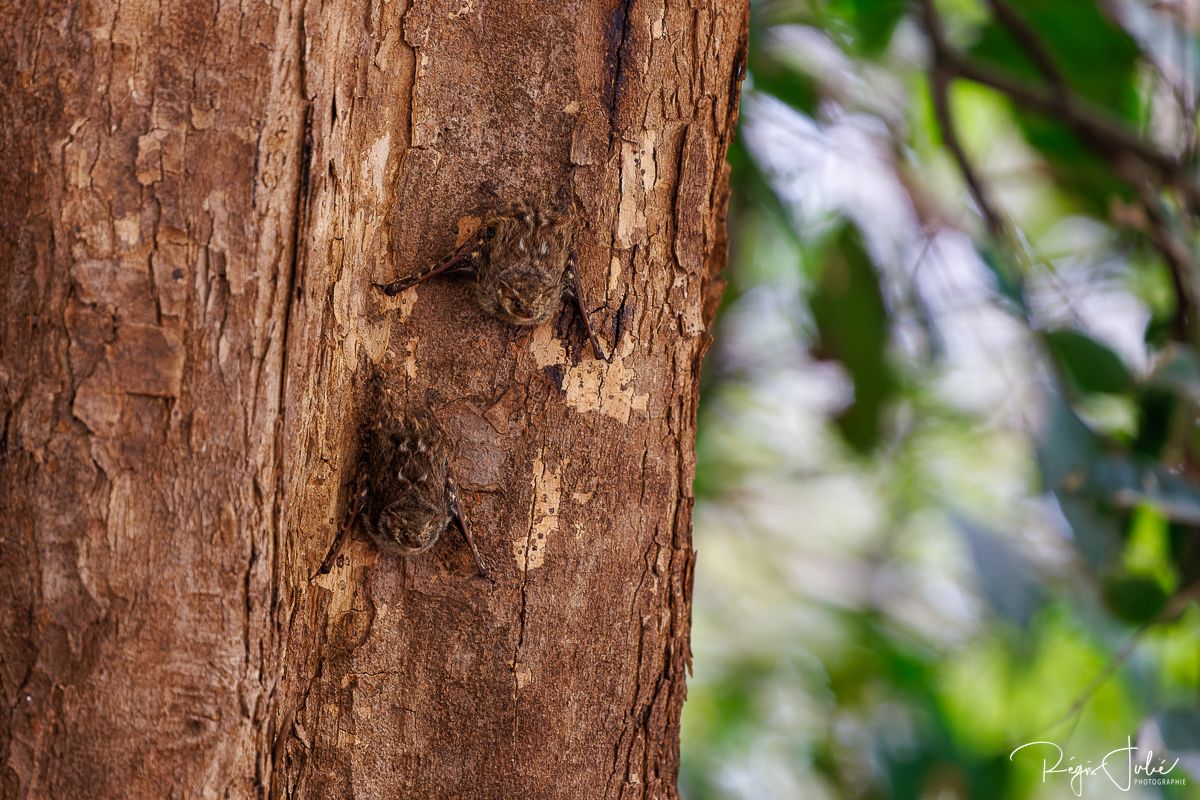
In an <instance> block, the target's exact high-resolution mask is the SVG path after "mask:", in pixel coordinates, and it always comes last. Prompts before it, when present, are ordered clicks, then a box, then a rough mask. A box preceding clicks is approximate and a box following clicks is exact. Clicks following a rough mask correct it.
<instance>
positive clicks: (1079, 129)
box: [921, 0, 1200, 210]
mask: <svg viewBox="0 0 1200 800" xmlns="http://www.w3.org/2000/svg"><path fill="white" fill-rule="evenodd" d="M921 7H922V10H923V12H924V16H925V26H926V29H927V30H928V32H929V39H930V45H931V46H932V48H933V55H934V59H935V60H936V61H937V62H938V63H939V64H940V65H941V66H942V68H944V69H945V70H946V71H947V72H948V73H950V74H951V75H952V76H954V77H956V78H964V79H966V80H969V81H973V82H975V83H978V84H980V85H982V86H987V87H989V88H991V89H995V90H996V91H998V92H1000V93H1001V94H1003V95H1005V96H1007V97H1008V98H1009V99H1010V100H1012V101H1013V102H1015V103H1017V104H1018V105H1020V106H1023V107H1025V108H1027V109H1030V110H1032V111H1036V112H1038V113H1040V114H1044V115H1046V116H1048V117H1050V118H1052V119H1056V120H1059V121H1061V122H1062V123H1064V124H1065V125H1067V126H1068V127H1070V128H1071V129H1072V130H1073V131H1075V133H1076V135H1078V136H1079V137H1080V138H1081V139H1083V140H1084V141H1086V142H1088V143H1089V144H1091V145H1092V146H1093V147H1094V148H1095V149H1097V150H1098V151H1100V152H1102V153H1104V154H1106V155H1107V156H1109V157H1110V158H1115V157H1118V156H1120V155H1123V154H1128V155H1132V156H1134V157H1136V158H1137V159H1138V160H1140V161H1142V162H1144V163H1145V164H1146V165H1147V166H1149V167H1152V168H1153V169H1154V170H1155V171H1156V172H1158V173H1159V174H1160V175H1161V177H1162V178H1163V179H1164V181H1166V182H1168V183H1171V184H1174V185H1177V186H1179V188H1180V189H1181V190H1182V191H1183V193H1184V195H1185V197H1186V198H1187V203H1188V207H1189V208H1191V209H1193V210H1198V209H1200V188H1198V187H1197V186H1196V184H1195V182H1194V181H1192V180H1190V179H1189V177H1188V175H1187V173H1186V171H1185V169H1184V167H1185V166H1186V165H1185V164H1184V163H1183V162H1182V161H1181V160H1180V159H1179V158H1177V157H1176V156H1174V155H1171V154H1170V153H1167V152H1165V151H1163V150H1160V149H1159V148H1158V147H1156V146H1155V145H1154V144H1153V143H1151V142H1148V141H1146V140H1144V139H1142V138H1141V137H1140V136H1138V135H1137V134H1136V133H1135V132H1134V131H1131V130H1130V129H1129V128H1127V127H1125V126H1124V125H1122V124H1121V123H1120V122H1118V121H1116V120H1115V119H1113V118H1112V117H1111V116H1110V115H1108V114H1107V113H1105V112H1103V111H1101V110H1099V109H1096V108H1094V107H1093V106H1091V105H1089V104H1088V103H1087V102H1086V101H1084V100H1082V99H1081V98H1079V97H1078V96H1076V95H1072V94H1071V93H1070V92H1067V91H1065V90H1064V88H1063V87H1051V88H1048V87H1046V86H1039V85H1037V84H1033V83H1029V82H1027V81H1022V80H1018V79H1015V78H1013V77H1011V76H1010V75H1007V74H1005V73H1003V72H1001V71H998V70H995V69H992V68H991V67H990V66H987V65H985V64H981V63H979V62H978V61H976V60H974V59H972V58H970V57H968V56H966V55H965V54H963V53H961V52H959V51H958V50H956V49H955V48H953V47H951V46H950V44H949V42H948V41H947V40H946V35H945V31H944V30H943V28H942V25H941V18H940V17H939V16H938V12H937V9H936V8H935V7H934V5H933V2H932V0H921ZM996 7H997V8H999V7H1001V6H999V5H998V6H996ZM1014 19H1015V20H1016V24H1018V25H1020V24H1023V20H1020V18H1019V17H1015V16H1014ZM1031 46H1033V47H1038V46H1039V45H1036V44H1035V45H1031ZM1031 56H1032V51H1031ZM1033 57H1034V58H1035V59H1036V58H1038V57H1037V56H1033ZM1047 58H1048V55H1047ZM1047 67H1049V68H1050V69H1052V70H1054V72H1053V73H1052V74H1058V73H1057V70H1056V68H1055V67H1054V66H1053V62H1052V61H1050V62H1048V63H1047V64H1045V65H1043V69H1045V68H1047Z"/></svg>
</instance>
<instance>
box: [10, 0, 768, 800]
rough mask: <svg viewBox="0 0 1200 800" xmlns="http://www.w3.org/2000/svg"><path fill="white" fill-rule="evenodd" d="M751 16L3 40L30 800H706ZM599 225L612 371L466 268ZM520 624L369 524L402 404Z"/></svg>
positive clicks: (301, 11) (190, 19) (64, 13)
mask: <svg viewBox="0 0 1200 800" xmlns="http://www.w3.org/2000/svg"><path fill="white" fill-rule="evenodd" d="M746 13H747V11H746V8H745V5H744V3H742V2H738V3H731V4H722V3H712V2H710V3H703V2H698V1H697V2H693V3H692V4H690V5H688V4H683V3H680V2H671V3H666V4H662V3H660V4H654V3H645V2H638V0H617V1H616V2H613V1H612V0H577V2H575V3H572V4H569V5H563V6H553V7H551V6H547V5H545V4H543V3H535V2H532V1H531V0H530V1H525V2H522V1H521V0H509V2H503V3H500V2H494V3H489V2H484V0H449V1H448V2H447V1H445V0H432V1H431V2H418V1H417V0H414V1H413V2H412V3H411V4H410V5H404V4H402V3H385V2H369V3H367V4H365V5H364V4H361V3H360V4H352V3H347V2H336V1H334V2H326V3H324V4H318V3H313V2H307V3H304V2H290V3H281V4H277V5H267V4H261V5H249V6H247V5H246V4H241V5H239V4H230V3H226V2H209V3H205V2H184V0H176V1H175V2H170V1H165V2H161V3H158V4H154V5H150V6H146V5H142V4H137V3H128V2H125V3H113V2H107V1H106V0H91V1H90V2H85V3H82V4H74V3H66V2H39V3H14V4H8V5H0V76H3V78H4V85H5V86H6V87H7V88H6V89H5V91H3V92H0V119H2V120H4V124H3V125H2V126H0V188H2V191H3V196H4V197H5V198H6V202H5V203H4V205H3V206H0V218H2V219H3V221H4V224H3V225H2V226H0V258H2V262H0V263H3V264H4V267H3V273H2V275H0V277H2V281H0V346H2V349H0V476H2V478H0V511H2V515H0V519H2V520H3V521H2V522H0V526H2V528H0V530H2V531H3V535H2V536H0V573H2V577H0V625H2V626H3V629H4V630H5V631H7V632H9V635H8V636H6V637H5V638H4V641H3V642H2V644H0V688H2V689H3V699H4V702H5V705H4V710H3V711H2V712H0V756H2V758H0V765H2V767H0V787H2V794H3V796H4V797H21V798H24V797H30V798H34V797H54V798H58V797H209V796H212V797H217V796H224V797H238V798H240V797H272V798H274V797H362V798H368V797H389V798H394V797H420V798H442V797H445V798H452V797H453V798H498V797H517V796H521V797H535V798H536V797H613V798H622V797H628V798H632V797H646V798H659V797H674V796H675V788H674V783H675V775H676V771H677V766H678V724H679V711H680V707H681V704H682V702H683V697H684V692H685V686H684V678H685V671H686V669H687V667H688V664H689V661H690V653H689V650H688V624H689V615H690V599H689V597H690V591H691V578H692V564H693V552H692V549H691V539H690V526H691V506H692V496H691V482H692V473H693V453H692V442H693V438H694V432H695V430H694V417H695V404H696V392H697V388H698V369H699V364H700V359H701V357H702V355H703V352H704V349H705V346H706V344H707V338H708V326H709V323H710V321H711V318H712V314H713V312H714V310H715V307H716V302H717V299H718V298H719V292H720V285H719V280H718V277H717V274H718V272H719V271H720V268H721V267H722V266H723V262H724V249H725V240H724V214H725V202H726V199H727V196H728V186H727V180H728V179H727V170H726V168H725V167H724V154H725V150H726V147H727V145H728V141H729V137H730V136H731V135H732V131H733V122H734V117H735V115H736V108H737V90H738V86H739V82H740V78H741V70H742V63H743V58H744V47H745V35H746V25H747V18H746ZM496 195H498V196H500V197H503V198H505V199H516V198H518V197H535V198H542V199H543V200H544V201H546V202H550V203H574V204H576V205H577V206H578V207H579V208H580V209H581V213H582V220H583V226H582V229H581V231H580V234H579V236H578V237H577V242H578V247H579V254H580V265H581V276H582V281H583V284H584V288H585V292H586V294H587V296H588V299H589V301H590V303H591V305H592V306H593V307H594V308H596V312H595V320H596V322H597V324H598V326H599V332H600V335H601V338H602V340H603V341H604V343H605V344H606V345H607V346H608V347H611V348H612V349H613V351H614V353H615V357H614V359H613V362H612V363H611V364H607V363H605V362H603V361H598V360H596V359H594V358H593V357H592V354H591V353H590V351H589V348H588V344H587V340H586V337H585V336H584V334H583V331H582V328H581V327H580V326H579V324H578V322H577V321H575V319H574V317H573V315H572V314H571V313H570V310H569V309H564V311H563V313H562V314H561V315H559V317H558V318H557V320H555V321H554V322H552V323H548V324H547V325H544V326H542V327H540V328H538V329H535V330H533V331H529V330H522V329H517V328H513V327H506V326H504V325H503V324H501V323H499V322H496V321H494V320H492V319H490V318H488V317H485V316H483V315H482V314H481V313H480V312H479V311H478V309H476V308H475V307H474V306H473V305H472V304H471V303H470V300H469V297H470V295H469V292H468V291H467V290H466V287H464V286H463V285H461V283H458V282H455V281H454V280H446V281H439V282H431V283H428V284H422V285H421V286H419V287H417V288H416V289H413V290H410V291H408V292H405V293H403V294H401V295H399V296H397V297H396V298H387V297H385V296H383V295H382V294H381V293H379V292H377V291H375V290H373V289H372V286H371V284H372V283H373V282H375V281H385V280H388V279H391V278H393V277H395V276H396V275H397V274H407V273H410V272H412V271H414V270H415V269H417V268H419V267H420V266H422V265H424V264H426V263H428V262H429V261H431V260H432V259H434V258H436V257H438V256H440V255H441V254H443V253H444V252H445V251H447V250H448V249H449V248H450V247H452V246H453V244H454V242H455V237H456V235H457V236H459V237H461V236H463V235H465V234H466V233H467V232H468V231H469V229H470V228H472V227H473V225H474V224H475V223H476V222H477V220H478V218H479V215H480V212H481V211H482V209H483V208H484V207H485V206H486V204H487V203H488V202H491V198H493V197H494V196H496ZM373 366H375V367H378V368H381V369H383V371H384V373H385V374H386V375H387V376H388V382H389V384H390V385H391V387H392V389H393V390H394V391H396V392H397V393H399V394H401V395H402V396H405V397H408V398H410V399H420V398H423V397H424V396H425V392H426V389H428V388H433V389H435V391H436V396H437V401H436V403H435V407H434V412H435V414H436V415H437V416H438V419H439V421H440V422H441V424H442V426H443V427H444V428H445V429H446V430H447V431H448V432H449V433H450V434H451V436H452V437H453V438H454V440H455V441H456V442H457V444H456V450H455V453H454V454H453V458H452V467H453V469H454V472H455V475H456V477H457V479H458V482H459V484H460V486H461V487H462V489H463V493H464V498H463V502H464V505H465V506H466V508H467V513H468V514H469V515H470V518H471V522H472V525H473V528H474V531H475V536H476V538H477V540H478V543H479V545H480V548H481V550H482V552H483V557H484V559H485V561H486V562H487V564H488V566H489V568H490V570H491V572H492V573H493V574H494V575H495V576H496V582H495V584H494V585H493V584H490V583H488V582H486V581H483V580H481V579H479V578H478V577H477V576H476V574H475V569H474V565H473V563H472V560H471V556H470V553H469V552H468V551H467V550H466V548H465V547H464V546H463V545H462V542H461V539H460V538H458V537H456V536H453V535H446V536H444V537H442V540H441V541H440V542H439V543H438V544H437V546H436V547H435V548H434V549H433V550H431V551H430V552H428V553H426V554H423V555H421V556H417V557H414V558H410V559H403V558H400V557H397V556H392V555H386V554H385V555H381V554H380V553H378V552H377V551H376V550H375V549H374V548H373V547H371V546H370V545H369V544H368V543H367V542H366V541H365V540H363V539H361V538H355V539H353V540H352V541H351V542H350V543H349V545H348V547H347V548H346V550H345V551H344V552H343V554H342V556H341V557H340V558H338V559H337V561H336V563H335V565H334V568H333V570H332V571H331V572H330V573H329V574H327V575H323V576H320V577H318V578H316V579H315V580H314V579H311V577H312V576H313V575H314V574H315V573H316V571H317V567H318V566H319V565H320V564H321V561H322V559H323V557H324V556H325V553H326V550H327V548H328V547H329V544H330V542H331V541H332V538H333V536H334V532H335V528H336V524H337V522H338V521H339V520H340V519H341V518H342V515H343V514H344V512H345V507H346V502H347V496H346V495H347V492H346V487H345V484H346V481H347V480H348V479H349V476H350V474H351V471H352V469H353V466H354V461H355V457H356V447H357V442H356V436H357V430H358V426H359V423H360V421H361V420H362V419H363V417H364V415H366V414H369V413H371V409H370V408H369V407H367V405H366V404H365V401H366V398H367V386H366V381H365V378H366V376H367V374H368V371H369V370H370V369H371V368H372V367H373Z"/></svg>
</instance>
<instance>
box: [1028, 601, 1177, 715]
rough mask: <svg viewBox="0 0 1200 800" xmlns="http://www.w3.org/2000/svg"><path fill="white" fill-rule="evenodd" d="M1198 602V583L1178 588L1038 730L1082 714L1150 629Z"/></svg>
mask: <svg viewBox="0 0 1200 800" xmlns="http://www.w3.org/2000/svg"><path fill="white" fill-rule="evenodd" d="M1198 599H1200V583H1194V584H1192V585H1191V586H1188V587H1186V588H1184V589H1180V590H1179V591H1178V592H1176V593H1175V594H1174V595H1173V596H1172V597H1171V599H1170V600H1169V601H1168V602H1167V605H1166V606H1165V607H1164V608H1163V610H1162V611H1160V612H1158V614H1156V615H1155V617H1154V619H1152V620H1150V621H1149V622H1145V623H1142V625H1141V627H1139V628H1138V629H1137V630H1136V631H1134V632H1133V634H1132V635H1131V636H1130V637H1129V640H1128V641H1126V642H1125V644H1123V645H1122V646H1121V649H1120V650H1118V651H1117V652H1116V653H1115V654H1113V657H1112V658H1111V659H1110V660H1109V662H1108V663H1107V664H1105V665H1104V669H1102V670H1100V673H1099V674H1098V675H1096V677H1095V678H1093V679H1092V682H1091V683H1089V684H1088V686H1087V688H1086V689H1084V690H1083V691H1082V692H1081V693H1080V694H1079V696H1078V697H1077V698H1075V702H1073V703H1071V705H1070V706H1069V707H1068V708H1067V710H1066V711H1064V712H1063V713H1062V714H1060V715H1058V716H1057V717H1055V718H1054V721H1053V722H1051V723H1050V724H1048V725H1045V726H1043V727H1042V730H1043V731H1046V732H1049V731H1052V730H1054V729H1055V728H1057V727H1058V726H1059V725H1062V724H1063V723H1064V722H1066V721H1068V720H1069V719H1071V718H1072V717H1074V716H1075V715H1077V714H1080V713H1081V712H1082V711H1083V708H1084V706H1086V705H1087V704H1088V702H1089V701H1090V700H1091V699H1092V696H1093V695H1095V694H1096V692H1098V691H1100V687H1102V686H1103V685H1104V684H1106V683H1108V680H1109V678H1111V677H1112V676H1113V674H1114V673H1116V671H1117V670H1118V669H1120V668H1121V666H1122V665H1123V664H1124V663H1125V662H1126V661H1128V660H1129V657H1130V656H1131V655H1133V651H1134V650H1136V649H1137V645H1138V643H1139V642H1140V641H1141V640H1142V637H1144V636H1145V635H1146V633H1147V632H1148V631H1149V630H1150V629H1151V628H1153V627H1154V626H1155V625H1160V624H1162V623H1164V622H1167V621H1169V620H1171V619H1174V618H1175V617H1177V616H1179V615H1180V614H1181V613H1183V611H1184V610H1185V609H1186V608H1187V607H1188V604H1190V603H1193V602H1195V601H1196V600H1198Z"/></svg>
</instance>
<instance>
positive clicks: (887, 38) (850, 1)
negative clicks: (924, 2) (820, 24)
mask: <svg viewBox="0 0 1200 800" xmlns="http://www.w3.org/2000/svg"><path fill="white" fill-rule="evenodd" d="M831 10H832V11H833V12H834V13H837V14H838V15H839V16H841V17H842V18H843V19H844V20H845V21H846V22H847V23H848V24H849V26H850V28H851V30H852V36H851V42H850V46H851V49H852V50H854V51H855V52H857V53H859V54H860V55H863V56H867V57H874V56H877V55H879V54H880V53H882V52H883V51H884V50H885V49H886V48H887V46H888V43H889V42H891V40H892V34H893V33H895V31H896V26H897V25H899V24H900V20H902V19H904V14H905V12H906V11H907V10H908V2H907V0H838V1H837V2H834V3H832V4H831Z"/></svg>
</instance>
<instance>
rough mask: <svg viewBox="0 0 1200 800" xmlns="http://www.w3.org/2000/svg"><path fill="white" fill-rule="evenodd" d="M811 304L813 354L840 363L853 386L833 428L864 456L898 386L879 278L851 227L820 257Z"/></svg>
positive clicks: (840, 233)
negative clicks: (890, 359) (889, 357)
mask: <svg viewBox="0 0 1200 800" xmlns="http://www.w3.org/2000/svg"><path fill="white" fill-rule="evenodd" d="M810 304H811V307H812V314H813V320H814V321H815V322H816V325H817V333H818V345H817V354H818V355H819V356H823V357H828V358H833V359H836V360H838V361H840V362H841V363H842V366H844V367H845V368H846V371H847V372H849V373H850V378H851V379H852V380H853V382H854V401H853V403H852V404H851V405H850V407H849V408H847V409H846V410H845V411H844V412H843V413H842V414H841V415H840V416H839V417H838V419H837V424H838V427H839V428H840V429H841V432H842V436H843V438H844V439H845V440H846V442H847V443H848V444H849V445H850V446H851V447H853V448H854V449H855V450H857V451H858V452H860V453H866V452H868V451H870V450H872V449H873V448H874V447H875V445H876V444H877V443H878V442H879V438H880V431H881V428H882V415H883V411H884V409H885V408H886V406H887V405H888V403H889V401H890V400H891V399H892V397H893V396H894V395H895V393H896V388H897V382H896V379H895V376H894V375H893V373H892V371H891V368H890V367H889V365H888V364H887V359H886V351H887V345H888V338H889V321H888V313H887V307H886V305H885V304H884V301H883V292H882V291H881V289H880V287H879V275H878V272H877V271H876V269H875V265H874V263H873V262H872V261H871V258H870V256H869V255H868V254H867V251H866V250H865V249H864V247H863V245H862V241H861V239H860V236H859V233H858V230H857V229H855V228H854V227H853V226H851V225H848V224H846V225H843V227H842V229H841V230H840V231H839V232H838V234H837V235H836V236H835V237H834V238H833V240H832V242H831V245H830V246H829V247H828V248H827V249H826V250H825V252H824V253H823V254H822V255H821V256H820V258H819V277H818V279H817V281H816V284H815V286H814V287H813V295H812V297H811V298H810Z"/></svg>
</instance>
